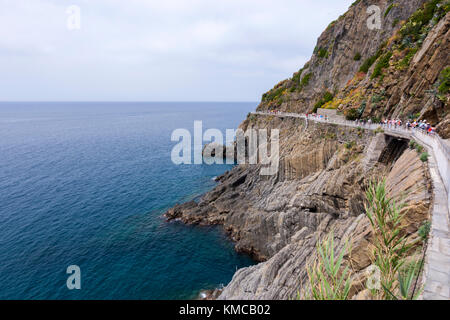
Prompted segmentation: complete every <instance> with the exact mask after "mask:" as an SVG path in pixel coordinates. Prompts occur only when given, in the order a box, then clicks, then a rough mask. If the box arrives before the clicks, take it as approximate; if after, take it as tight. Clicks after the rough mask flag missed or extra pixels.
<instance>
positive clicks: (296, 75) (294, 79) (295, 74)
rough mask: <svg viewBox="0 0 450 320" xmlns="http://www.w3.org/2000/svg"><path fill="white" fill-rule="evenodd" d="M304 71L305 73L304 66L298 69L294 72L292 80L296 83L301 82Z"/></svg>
mask: <svg viewBox="0 0 450 320" xmlns="http://www.w3.org/2000/svg"><path fill="white" fill-rule="evenodd" d="M302 73H303V68H302V69H300V70H298V72H296V73H294V74H293V75H292V79H291V80H292V81H293V82H295V84H299V83H300V78H301V76H302Z"/></svg>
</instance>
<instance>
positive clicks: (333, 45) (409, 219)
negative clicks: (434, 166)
mask: <svg viewBox="0 0 450 320" xmlns="http://www.w3.org/2000/svg"><path fill="white" fill-rule="evenodd" d="M373 4H375V5H378V6H379V7H380V8H382V29H380V30H370V29H369V28H367V18H368V15H367V12H366V10H367V7H368V6H370V5H373ZM448 10H449V4H448V1H437V0H432V1H422V0H398V1H383V0H373V1H365V0H361V1H356V2H355V3H354V4H353V5H352V6H351V7H350V9H349V11H348V12H347V13H346V14H344V15H343V16H341V17H340V18H339V19H338V20H337V21H336V22H333V23H332V24H331V25H330V26H329V27H328V28H327V30H326V31H325V32H324V33H323V34H322V35H321V37H320V38H319V40H318V43H317V48H316V50H315V52H314V55H313V57H312V58H311V61H310V62H308V63H307V64H306V65H305V67H304V68H303V69H301V70H300V71H299V72H297V73H295V74H294V76H293V77H292V78H291V79H288V80H285V81H282V82H281V83H279V84H278V85H277V86H275V88H274V89H272V90H270V91H269V92H268V93H266V94H264V96H263V99H262V102H261V104H260V105H259V107H258V110H271V109H276V110H282V111H290V112H308V111H312V110H313V109H314V108H315V107H319V106H320V107H325V108H337V109H338V110H339V111H340V112H343V113H344V114H346V115H347V116H348V117H349V116H356V117H357V118H358V117H382V116H395V117H401V118H405V119H406V118H407V117H410V116H414V117H417V118H425V117H426V118H427V120H429V121H433V122H434V124H435V125H438V128H439V130H440V132H441V135H444V136H445V135H446V134H450V132H449V130H450V129H449V120H450V118H449V112H448V111H449V105H448V102H449V95H448V89H447V91H445V90H444V89H445V88H444V89H442V88H443V87H445V84H446V81H447V80H446V79H445V77H444V78H443V76H442V74H445V68H446V67H448V64H449V62H448V54H449V48H448V45H449V43H448V42H449V25H450V14H449V13H447V12H448ZM410 29H411V30H410ZM327 93H328V94H327ZM351 110H352V111H351ZM241 128H242V129H243V130H246V129H249V128H255V129H262V128H267V129H269V130H271V129H274V128H276V129H279V130H280V169H279V171H278V174H276V175H274V176H269V177H265V176H261V175H260V174H259V169H260V167H259V166H258V165H239V166H236V167H235V168H233V169H232V170H230V171H229V172H227V173H225V174H224V175H223V176H221V177H219V178H218V179H217V180H218V185H217V187H216V188H215V189H214V190H212V191H211V192H208V193H207V194H205V195H204V196H203V197H202V198H201V200H200V201H192V202H188V203H185V204H180V205H177V206H175V207H174V208H172V209H170V210H169V211H168V212H166V214H165V215H166V217H167V218H168V219H169V220H179V221H182V222H184V223H189V224H219V225H222V226H223V228H224V229H225V230H226V231H227V232H228V233H229V234H230V237H231V238H232V239H233V240H234V241H235V243H236V250H238V251H241V252H246V253H249V254H251V255H252V256H253V257H254V258H255V259H256V260H257V261H260V263H259V264H257V265H255V266H252V267H248V268H243V269H241V270H238V271H237V272H236V274H235V275H234V277H233V280H232V281H231V282H230V283H229V284H228V285H227V286H226V287H225V288H224V290H223V291H221V292H216V294H217V297H218V299H292V298H295V297H296V296H297V293H298V292H304V291H305V290H303V289H304V288H305V287H307V285H308V284H307V272H306V267H307V266H308V264H309V263H311V262H312V261H313V260H314V259H315V256H316V250H315V249H316V244H317V241H318V240H319V239H323V238H324V237H325V236H326V235H328V234H329V233H330V232H333V234H334V236H335V243H336V246H337V248H338V249H339V248H342V247H343V246H344V244H345V243H346V242H347V241H349V242H350V243H351V250H350V252H349V253H348V254H347V255H346V257H345V260H346V264H347V265H349V266H350V267H351V270H352V281H353V286H352V292H351V296H352V298H355V299H364V298H367V294H368V292H367V290H365V289H364V288H365V286H364V283H365V280H366V277H367V274H366V269H367V267H368V266H369V265H370V264H371V259H372V257H371V249H370V246H369V243H370V240H371V237H372V234H371V229H370V226H369V221H368V219H367V217H366V215H365V210H364V202H365V196H364V194H365V190H366V189H367V185H368V183H369V181H371V180H372V179H373V178H377V179H381V178H384V179H386V184H387V189H388V191H389V194H390V196H392V197H394V198H397V199H402V201H403V202H404V203H405V207H403V209H402V213H404V214H405V223H407V225H408V228H407V236H408V239H409V241H414V239H416V238H417V237H418V235H417V230H418V228H419V226H420V225H421V224H422V222H423V221H425V220H427V219H428V218H429V211H430V203H431V201H432V199H431V190H430V189H431V186H430V182H429V177H428V168H427V164H426V163H424V162H422V161H420V160H419V156H418V153H417V152H416V151H415V150H411V149H409V148H408V141H406V140H403V139H400V138H395V137H390V136H387V135H385V134H384V133H383V132H378V133H376V132H373V131H368V130H364V129H361V128H350V127H341V126H337V125H331V124H323V123H314V122H309V124H308V125H307V124H306V123H305V121H304V120H303V119H300V118H290V117H285V118H280V117H272V116H264V115H255V114H252V115H251V116H249V117H248V118H247V119H246V120H245V121H244V122H243V123H242V124H241Z"/></svg>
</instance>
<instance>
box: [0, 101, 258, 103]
mask: <svg viewBox="0 0 450 320" xmlns="http://www.w3.org/2000/svg"><path fill="white" fill-rule="evenodd" d="M260 102H261V101H249V100H241V101H236V100H235V101H231V100H230V101H214V100H200V101H195V100H185V101H184V100H172V101H170V100H164V101H158V100H128V101H127V100H9V101H8V100H0V103H260Z"/></svg>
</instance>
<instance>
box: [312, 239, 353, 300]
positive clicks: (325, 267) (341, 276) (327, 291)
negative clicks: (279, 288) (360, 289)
mask: <svg viewBox="0 0 450 320" xmlns="http://www.w3.org/2000/svg"><path fill="white" fill-rule="evenodd" d="M348 247H349V246H348V243H346V244H345V246H344V248H343V249H342V250H341V252H340V253H335V249H334V235H333V232H331V233H330V234H329V235H328V237H327V238H326V239H325V240H323V241H319V242H318V243H317V255H318V258H317V260H316V261H315V262H314V264H313V265H312V267H311V268H308V277H309V284H310V287H311V295H310V297H309V298H311V299H313V300H346V299H347V298H348V294H349V292H350V287H351V280H350V270H349V268H348V267H345V268H344V266H343V261H344V254H345V252H346V251H347V250H348Z"/></svg>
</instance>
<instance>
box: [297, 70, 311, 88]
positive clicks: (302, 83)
mask: <svg viewBox="0 0 450 320" xmlns="http://www.w3.org/2000/svg"><path fill="white" fill-rule="evenodd" d="M311 77H312V73H308V74H306V75H305V76H304V77H303V78H302V80H301V81H300V87H301V88H304V87H306V86H307V85H308V84H309V80H311Z"/></svg>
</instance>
